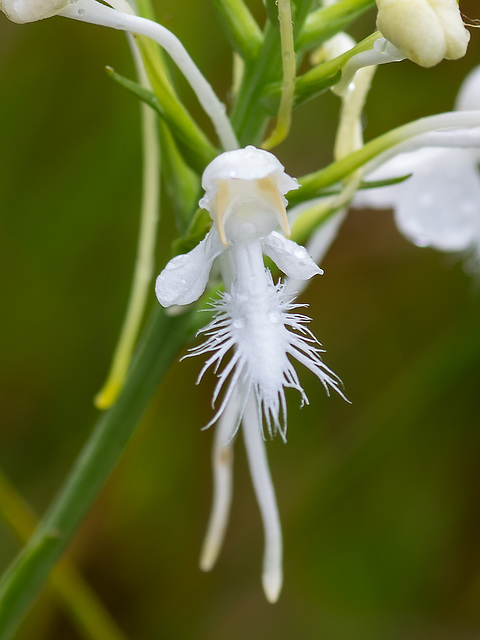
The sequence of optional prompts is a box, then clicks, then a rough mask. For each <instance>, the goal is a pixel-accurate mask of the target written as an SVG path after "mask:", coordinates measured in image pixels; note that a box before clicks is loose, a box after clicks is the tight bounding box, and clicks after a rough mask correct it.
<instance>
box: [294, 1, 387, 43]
mask: <svg viewBox="0 0 480 640" xmlns="http://www.w3.org/2000/svg"><path fill="white" fill-rule="evenodd" d="M374 6H375V0H340V1H339V2H336V3H335V4H333V5H331V6H329V7H325V8H322V9H317V11H313V12H312V13H310V14H309V15H308V17H307V19H306V21H305V25H304V27H303V29H302V30H301V32H300V35H299V36H298V39H297V43H296V44H297V49H313V48H314V47H318V46H320V45H321V44H322V43H323V42H325V40H328V38H331V37H332V36H334V35H335V34H336V33H338V32H339V31H343V30H344V29H346V28H347V27H348V26H349V25H350V24H351V23H352V22H353V21H354V20H356V18H358V17H359V16H360V15H361V14H362V13H364V12H365V11H367V10H368V9H370V8H372V7H374Z"/></svg>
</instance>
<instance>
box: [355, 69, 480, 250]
mask: <svg viewBox="0 0 480 640" xmlns="http://www.w3.org/2000/svg"><path fill="white" fill-rule="evenodd" d="M456 109H457V110H466V111H470V110H477V109H480V67H479V68H477V69H476V70H474V71H473V72H472V73H471V74H470V75H469V76H468V77H467V79H466V80H465V82H464V83H463V85H462V87H461V89H460V92H459V95H458V98H457V103H456ZM442 136H443V138H444V140H445V147H444V148H442V147H441V146H426V147H424V148H420V149H417V150H415V151H410V152H407V153H401V154H399V155H397V156H395V157H394V158H392V159H391V160H389V161H387V162H386V163H385V164H384V165H382V166H380V167H379V168H378V169H376V170H375V171H373V172H372V173H371V174H370V175H369V176H368V179H369V180H373V181H374V180H384V179H389V178H394V177H400V176H407V175H409V174H412V175H411V176H410V177H409V178H408V179H406V180H405V181H404V182H401V183H399V184H396V185H392V186H388V187H382V188H377V189H368V190H363V191H359V192H358V193H357V195H356V196H355V200H354V202H353V205H354V206H355V207H373V208H379V209H388V208H392V209H393V210H394V217H395V222H396V224H397V226H398V228H399V230H400V231H401V232H402V233H403V234H404V235H405V236H406V237H407V238H408V239H409V240H411V241H412V242H413V243H415V244H417V245H418V246H422V247H426V246H431V247H434V248H436V249H439V250H441V251H464V250H468V249H470V248H477V250H478V249H480V173H479V170H478V165H479V163H480V147H479V144H478V143H479V140H480V129H478V128H477V129H472V130H470V131H469V132H460V131H458V132H456V131H445V132H444V133H442V134H437V137H436V138H435V137H432V138H431V141H432V142H435V145H437V144H442ZM425 142H426V143H427V145H428V143H429V138H428V137H426V138H425ZM456 145H458V147H457V148H456Z"/></svg>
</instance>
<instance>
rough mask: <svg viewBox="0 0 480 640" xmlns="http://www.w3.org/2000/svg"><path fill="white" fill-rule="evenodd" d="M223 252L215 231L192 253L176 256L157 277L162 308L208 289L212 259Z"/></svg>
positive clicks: (196, 295) (184, 302) (192, 300)
mask: <svg viewBox="0 0 480 640" xmlns="http://www.w3.org/2000/svg"><path fill="white" fill-rule="evenodd" d="M223 251H224V246H223V245H222V243H221V242H220V239H219V237H218V234H217V232H216V230H215V229H214V228H213V229H211V230H210V231H209V232H208V234H207V235H206V237H205V238H204V240H202V241H201V242H200V244H198V245H197V246H196V247H195V249H193V250H192V251H190V252H189V253H185V254H183V255H180V256H175V258H173V259H172V260H170V262H169V263H168V264H167V266H166V267H165V269H164V270H163V271H162V272H161V274H160V275H159V276H158V278H157V282H156V284H155V293H156V294H157V298H158V301H159V302H160V304H161V305H162V306H163V307H170V306H172V305H174V304H179V305H184V304H190V303H191V302H195V300H198V298H199V297H200V296H201V295H202V293H203V292H204V291H205V287H206V286H207V282H208V277H209V275H210V270H211V268H212V264H213V261H214V260H215V258H216V257H217V256H219V255H220V254H221V253H222V252H223Z"/></svg>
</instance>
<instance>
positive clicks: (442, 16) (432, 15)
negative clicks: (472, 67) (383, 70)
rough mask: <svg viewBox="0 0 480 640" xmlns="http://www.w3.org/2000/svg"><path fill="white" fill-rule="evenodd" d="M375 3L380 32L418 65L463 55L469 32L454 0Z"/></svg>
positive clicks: (379, 1)
mask: <svg viewBox="0 0 480 640" xmlns="http://www.w3.org/2000/svg"><path fill="white" fill-rule="evenodd" d="M377 6H378V16H377V27H378V28H379V29H380V31H381V32H382V34H383V35H384V36H385V38H387V39H388V40H390V42H392V43H393V44H394V45H395V46H396V47H398V48H399V49H400V50H401V51H403V52H404V53H405V54H406V56H407V57H408V58H410V60H412V61H413V62H416V63H417V64H419V65H420V66H422V67H433V66H434V65H436V64H438V63H439V62H441V61H442V60H443V59H444V58H446V59H447V60H456V59H457V58H461V57H462V56H464V55H465V53H466V51H467V45H468V42H469V40H470V34H469V33H468V31H467V30H466V29H465V25H464V24H463V20H462V17H461V15H460V9H459V6H458V2H457V0H377Z"/></svg>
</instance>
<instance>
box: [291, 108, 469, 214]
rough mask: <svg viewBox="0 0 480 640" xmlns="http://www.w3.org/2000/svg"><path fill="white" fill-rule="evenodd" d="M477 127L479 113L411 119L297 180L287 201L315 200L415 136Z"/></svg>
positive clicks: (399, 151)
mask: <svg viewBox="0 0 480 640" xmlns="http://www.w3.org/2000/svg"><path fill="white" fill-rule="evenodd" d="M476 127H480V111H463V112H462V111H459V112H453V113H452V112H449V113H440V114H438V115H435V116H428V117H426V118H420V119H419V120H414V121H413V122H409V123H408V124H405V125H402V126H400V127H397V128H396V129H392V130H391V131H389V132H388V133H384V134H383V135H381V136H378V137H377V138H374V139H373V140H370V142H367V143H366V144H365V145H364V146H363V147H362V148H361V149H359V150H358V151H354V152H353V153H350V154H349V155H348V156H346V157H345V158H342V159H341V160H338V161H337V162H333V163H332V164H330V165H329V166H328V167H326V168H325V169H321V170H320V171H316V172H315V173H310V174H309V175H306V176H303V177H301V178H299V180H298V181H299V182H300V184H301V185H302V186H301V188H300V189H298V191H292V192H290V194H289V195H288V196H287V197H288V200H289V202H290V204H297V203H300V202H304V201H305V200H309V199H310V198H314V197H315V196H317V195H319V194H320V192H321V190H322V189H325V188H326V187H329V186H331V185H333V184H335V183H337V182H339V181H340V180H343V179H344V178H345V177H346V176H348V175H349V174H350V173H352V172H353V171H355V170H356V169H358V168H359V167H362V166H363V165H367V163H370V162H372V161H375V163H378V162H385V161H386V160H387V159H388V158H389V157H391V156H392V155H395V154H397V153H401V152H403V151H405V150H406V149H408V147H409V145H410V146H411V145H412V140H413V139H414V138H416V137H417V136H421V135H423V134H425V133H431V132H433V131H441V130H443V129H472V128H476ZM408 150H409V149H408ZM368 170H370V166H369V167H368V168H366V169H365V173H368Z"/></svg>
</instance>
